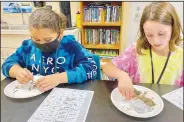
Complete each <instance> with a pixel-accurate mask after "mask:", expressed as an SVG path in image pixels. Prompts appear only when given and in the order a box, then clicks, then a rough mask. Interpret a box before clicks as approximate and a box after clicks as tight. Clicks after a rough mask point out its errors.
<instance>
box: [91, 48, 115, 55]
mask: <svg viewBox="0 0 184 122" xmlns="http://www.w3.org/2000/svg"><path fill="white" fill-rule="evenodd" d="M89 51H90V53H93V54H97V55H99V56H104V57H115V56H117V55H118V53H119V51H118V50H110V49H106V50H104V49H89Z"/></svg>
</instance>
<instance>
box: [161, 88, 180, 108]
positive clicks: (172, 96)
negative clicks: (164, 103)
mask: <svg viewBox="0 0 184 122" xmlns="http://www.w3.org/2000/svg"><path fill="white" fill-rule="evenodd" d="M162 97H163V98H165V99H166V100H168V101H169V102H171V103H172V104H174V105H175V106H177V107H178V108H180V109H182V110H183V87H182V88H179V89H177V90H174V91H172V92H169V93H167V94H165V95H163V96H162Z"/></svg>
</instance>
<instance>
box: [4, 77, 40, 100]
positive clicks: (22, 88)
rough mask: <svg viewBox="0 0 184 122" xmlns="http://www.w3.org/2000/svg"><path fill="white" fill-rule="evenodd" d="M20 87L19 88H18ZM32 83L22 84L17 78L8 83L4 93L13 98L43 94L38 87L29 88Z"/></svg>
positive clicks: (35, 78)
mask: <svg viewBox="0 0 184 122" xmlns="http://www.w3.org/2000/svg"><path fill="white" fill-rule="evenodd" d="M41 77H43V76H34V80H35V81H36V80H38V79H39V78H41ZM17 87H18V88H17ZM29 88H30V84H29V83H27V84H20V83H19V82H18V81H17V80H15V81H13V82H12V83H10V84H8V85H7V86H6V87H5V89H4V94H5V95H6V96H8V97H11V98H29V97H34V96H37V95H40V94H42V93H43V92H41V91H40V90H39V89H38V88H37V87H35V88H34V89H32V90H29Z"/></svg>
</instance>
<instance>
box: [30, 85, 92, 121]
mask: <svg viewBox="0 0 184 122" xmlns="http://www.w3.org/2000/svg"><path fill="white" fill-rule="evenodd" d="M93 93H94V91H87V90H76V89H67V88H54V89H53V90H52V91H51V93H50V94H49V95H48V96H47V97H46V98H45V100H44V101H43V102H42V103H41V105H40V106H39V107H38V108H37V110H36V111H35V112H34V113H33V115H32V116H31V117H30V119H29V120H28V121H27V122H85V119H86V116H87V113H88V110H89V106H90V104H91V100H92V97H93Z"/></svg>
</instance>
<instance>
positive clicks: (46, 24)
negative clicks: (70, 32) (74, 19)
mask: <svg viewBox="0 0 184 122" xmlns="http://www.w3.org/2000/svg"><path fill="white" fill-rule="evenodd" d="M29 25H30V26H31V27H34V28H37V29H39V28H49V29H52V30H53V31H56V32H57V33H60V31H61V29H65V28H66V17H65V16H64V15H63V14H62V13H57V12H55V11H53V10H51V9H49V8H40V9H36V10H35V11H34V12H33V13H32V14H31V16H30V18H29Z"/></svg>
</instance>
